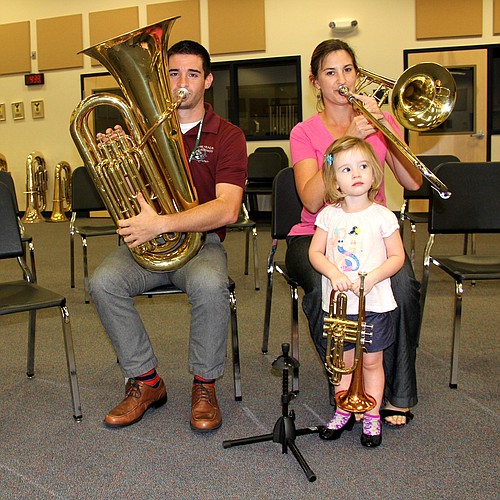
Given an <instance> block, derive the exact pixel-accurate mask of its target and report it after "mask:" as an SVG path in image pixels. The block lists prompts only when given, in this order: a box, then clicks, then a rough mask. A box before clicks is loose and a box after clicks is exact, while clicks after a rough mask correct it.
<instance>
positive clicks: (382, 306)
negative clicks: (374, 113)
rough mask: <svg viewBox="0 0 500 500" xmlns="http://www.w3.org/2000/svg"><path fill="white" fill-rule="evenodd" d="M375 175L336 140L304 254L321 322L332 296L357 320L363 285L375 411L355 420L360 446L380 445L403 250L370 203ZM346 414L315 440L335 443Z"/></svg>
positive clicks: (368, 156)
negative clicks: (394, 281) (318, 287)
mask: <svg viewBox="0 0 500 500" xmlns="http://www.w3.org/2000/svg"><path fill="white" fill-rule="evenodd" d="M382 177H383V174H382V169H381V167H380V165H379V163H378V161H377V158H376V156H375V154H374V153H373V150H372V148H371V146H370V145H369V144H368V143H367V142H365V141H363V140H362V139H358V138H355V137H349V136H346V137H343V138H341V139H338V140H336V141H335V142H334V143H333V144H332V145H331V146H330V147H329V148H328V149H327V151H326V153H325V160H324V164H323V180H324V183H325V201H326V203H327V206H326V207H325V208H324V209H323V210H322V211H321V212H320V213H319V214H318V216H317V218H316V231H315V233H314V236H313V239H312V242H311V246H310V248H309V259H310V261H311V264H312V265H313V267H314V268H315V269H316V270H317V271H318V272H320V273H321V274H322V275H323V282H322V286H323V290H322V299H323V300H322V302H323V304H322V305H323V311H324V312H325V315H326V314H327V313H328V311H329V309H330V293H331V291H332V289H333V290H335V291H338V292H345V293H346V294H347V318H348V319H350V320H355V321H356V320H357V314H358V303H359V300H358V299H359V297H358V296H359V285H360V280H359V272H364V273H367V274H366V276H365V282H364V293H365V297H366V308H365V309H366V323H367V324H369V325H373V336H372V337H371V343H367V344H365V349H366V351H367V353H366V354H365V355H364V357H363V377H364V384H365V391H366V392H367V393H368V394H370V395H371V396H372V397H373V398H375V400H376V402H377V404H376V406H375V408H373V409H372V410H370V411H368V412H366V413H365V415H364V418H363V434H362V435H361V444H362V445H363V446H371V447H374V446H379V445H380V443H381V442H382V428H381V424H380V405H381V403H382V398H383V394H384V368H383V364H382V362H383V350H384V349H386V348H387V347H389V346H390V345H391V344H392V343H393V341H394V335H395V333H394V328H393V324H392V320H391V315H390V312H389V311H392V310H393V309H395V308H396V307H397V304H396V301H395V300H394V296H393V294H392V289H391V282H390V277H391V276H392V275H393V274H395V273H396V272H397V271H399V269H401V267H402V266H403V262H404V256H405V253H404V248H403V242H402V241H401V236H400V234H399V226H398V220H397V218H396V216H395V215H394V214H393V213H392V212H391V211H390V210H389V209H387V208H386V207H383V206H382V205H379V204H377V203H375V202H374V198H375V195H376V194H377V191H378V189H379V188H380V184H381V182H382ZM353 347H354V344H351V343H346V344H345V352H344V361H345V366H346V367H349V366H352V363H353V359H354V350H353ZM351 377H352V376H351V375H344V376H343V377H342V380H341V382H340V385H338V386H336V388H335V392H339V391H342V390H346V389H348V388H349V385H350V382H351ZM355 420H356V418H355V414H354V413H346V412H344V411H342V410H340V409H338V408H337V410H336V412H335V415H334V416H333V418H332V419H331V420H330V421H329V422H328V424H327V425H326V426H325V428H324V429H322V431H321V432H320V437H321V438H322V439H338V438H339V437H340V436H341V434H342V432H343V431H344V430H349V431H350V430H351V429H352V427H353V425H354V422H355Z"/></svg>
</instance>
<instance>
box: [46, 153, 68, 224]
mask: <svg viewBox="0 0 500 500" xmlns="http://www.w3.org/2000/svg"><path fill="white" fill-rule="evenodd" d="M70 210H71V166H70V164H69V163H68V162H67V161H60V162H59V163H58V164H57V165H56V169H55V171H54V196H53V198H52V215H51V216H50V219H49V222H66V221H67V220H68V218H67V217H66V214H65V212H69V211H70Z"/></svg>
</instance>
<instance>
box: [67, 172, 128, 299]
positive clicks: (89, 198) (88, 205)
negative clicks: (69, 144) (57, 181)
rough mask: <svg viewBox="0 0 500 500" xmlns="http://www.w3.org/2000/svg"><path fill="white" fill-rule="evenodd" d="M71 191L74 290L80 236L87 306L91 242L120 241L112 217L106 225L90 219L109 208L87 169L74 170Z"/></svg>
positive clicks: (70, 229) (71, 245)
mask: <svg viewBox="0 0 500 500" xmlns="http://www.w3.org/2000/svg"><path fill="white" fill-rule="evenodd" d="M71 189H72V198H71V220H70V223H69V244H70V273H71V288H75V234H78V235H80V238H81V239H82V253H83V280H84V297H85V303H86V304H88V303H89V301H90V297H89V292H88V290H89V271H88V256H87V244H88V242H87V240H88V239H89V238H95V237H97V236H111V235H114V236H116V237H117V238H118V236H117V234H116V226H115V224H114V223H113V222H112V220H111V218H110V217H109V218H108V217H106V218H105V220H104V222H103V221H102V219H101V220H99V219H97V218H95V219H94V220H91V219H89V213H90V212H94V211H101V210H106V206H105V205H104V202H103V201H102V199H101V197H100V196H99V193H98V192H97V189H96V188H95V186H94V184H93V183H92V180H91V178H90V175H89V173H88V171H87V169H86V168H85V167H78V168H76V169H75V170H74V171H73V175H72V179H71Z"/></svg>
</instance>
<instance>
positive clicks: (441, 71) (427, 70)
mask: <svg viewBox="0 0 500 500" xmlns="http://www.w3.org/2000/svg"><path fill="white" fill-rule="evenodd" d="M371 85H377V86H376V87H375V88H371V92H370V93H369V95H372V96H373V97H375V98H376V100H377V101H378V104H379V106H382V104H383V103H384V102H385V99H386V97H387V96H388V94H389V92H390V89H392V94H391V108H392V111H393V113H394V116H395V117H396V119H397V120H398V121H399V123H401V125H403V127H405V128H407V129H409V130H417V131H419V132H423V131H426V130H431V129H433V128H435V127H437V126H438V125H440V124H441V123H443V122H444V121H445V120H446V119H447V118H448V117H449V116H450V114H451V112H452V111H453V108H454V106H455V100H456V84H455V80H454V78H453V76H452V75H451V73H450V72H449V71H448V70H447V69H446V68H444V67H443V66H441V65H439V64H436V63H421V64H417V65H415V66H412V67H411V68H408V69H407V70H406V71H405V72H404V73H403V74H402V75H401V76H400V78H399V79H398V80H397V81H394V80H390V79H389V78H385V77H383V76H381V75H377V74H376V73H372V72H370V71H367V70H365V69H364V68H360V69H359V77H358V81H357V84H356V89H355V92H356V93H357V94H361V93H363V92H364V90H365V89H366V88H368V87H370V86H371ZM339 93H340V94H341V95H343V96H344V97H346V98H347V100H348V101H349V102H350V103H351V104H352V105H353V107H354V108H355V109H356V110H357V111H359V112H360V113H361V114H363V115H364V116H365V117H366V118H367V119H368V120H369V121H370V123H372V125H373V126H374V127H375V128H377V129H378V130H379V131H380V132H382V134H383V135H384V136H385V137H386V138H387V139H388V140H389V141H390V142H392V143H393V144H394V145H395V146H396V148H397V149H398V151H399V152H400V153H401V154H402V155H403V156H404V157H405V158H406V159H407V160H408V161H409V162H410V163H411V164H412V165H413V166H414V167H415V168H417V169H418V170H419V171H420V172H421V174H422V175H423V176H424V178H425V179H426V180H427V181H428V182H430V183H431V185H432V187H433V188H434V189H435V190H436V191H437V192H438V193H439V195H440V196H441V197H442V198H444V199H447V198H449V197H450V196H451V192H450V191H449V190H448V187H447V186H446V185H445V184H443V182H441V181H440V180H439V179H438V178H437V177H436V175H434V173H433V172H432V171H431V170H429V169H428V168H427V167H426V166H425V165H424V164H423V163H422V162H421V161H420V160H419V159H418V158H417V157H416V156H415V155H414V154H413V153H412V151H411V150H410V148H409V147H408V146H407V145H406V144H405V143H404V142H403V141H402V140H401V139H400V138H399V137H398V136H397V135H396V134H394V133H393V132H392V131H391V130H390V129H389V128H388V127H386V126H385V125H384V124H383V123H382V122H380V121H379V120H377V119H376V118H375V117H374V116H373V115H372V114H371V113H370V112H369V111H368V110H366V109H365V107H364V105H363V102H362V101H360V100H359V99H357V98H356V97H355V96H354V95H353V94H352V93H351V92H350V91H349V89H348V88H347V87H346V86H344V85H341V86H340V88H339Z"/></svg>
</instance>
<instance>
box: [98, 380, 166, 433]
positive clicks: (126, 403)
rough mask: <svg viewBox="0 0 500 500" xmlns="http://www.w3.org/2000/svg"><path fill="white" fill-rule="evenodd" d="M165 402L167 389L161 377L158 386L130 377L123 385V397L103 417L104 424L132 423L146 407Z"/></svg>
mask: <svg viewBox="0 0 500 500" xmlns="http://www.w3.org/2000/svg"><path fill="white" fill-rule="evenodd" d="M166 402H167V389H166V387H165V383H164V382H163V379H160V385H159V386H158V387H151V386H149V385H147V384H145V383H144V382H140V381H139V380H135V379H133V378H131V379H129V380H128V382H127V384H126V386H125V399H124V400H123V401H122V402H121V403H120V404H119V405H118V406H116V407H115V408H113V409H112V410H111V411H110V412H109V413H108V414H107V415H106V416H105V417H104V424H105V425H107V426H108V427H125V426H126V425H131V424H134V423H135V422H138V421H139V420H140V419H141V418H142V417H143V416H144V413H146V411H147V409H148V408H150V407H151V406H153V407H154V408H159V407H160V406H162V405H164V404H165V403H166Z"/></svg>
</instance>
